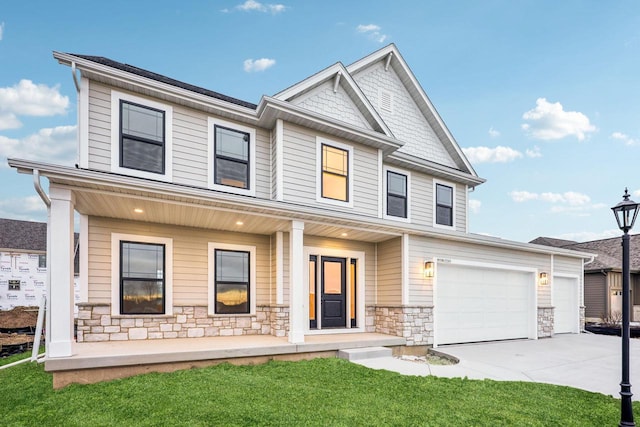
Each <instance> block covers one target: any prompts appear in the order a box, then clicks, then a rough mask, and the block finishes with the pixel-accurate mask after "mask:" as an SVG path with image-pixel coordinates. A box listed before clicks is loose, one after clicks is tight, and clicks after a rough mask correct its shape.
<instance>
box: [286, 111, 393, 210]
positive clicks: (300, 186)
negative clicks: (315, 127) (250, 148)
mask: <svg viewBox="0 0 640 427" xmlns="http://www.w3.org/2000/svg"><path fill="white" fill-rule="evenodd" d="M317 136H321V137H323V138H327V139H328V140H331V141H336V142H339V143H341V144H346V145H350V146H352V147H353V149H354V151H353V157H354V159H353V169H354V170H353V171H349V179H352V180H353V194H351V195H350V197H351V198H352V199H353V208H349V207H341V206H336V205H331V204H324V203H322V202H317V201H316V175H317V171H316V144H317V142H316V137H317ZM283 163H284V201H286V202H291V203H299V204H302V205H305V206H318V207H322V208H329V209H332V210H340V211H344V212H354V213H358V214H361V215H366V216H368V217H377V213H378V185H382V183H380V182H378V174H377V172H376V171H377V170H378V151H377V150H376V149H374V148H369V147H365V146H362V145H357V144H355V145H354V144H351V143H349V142H346V141H343V140H336V138H332V137H330V136H327V135H320V134H317V133H316V132H313V131H311V130H308V129H305V128H302V127H300V126H296V125H292V124H290V123H285V125H284V162H283Z"/></svg>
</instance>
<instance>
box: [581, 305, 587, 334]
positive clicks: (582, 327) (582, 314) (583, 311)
mask: <svg viewBox="0 0 640 427" xmlns="http://www.w3.org/2000/svg"><path fill="white" fill-rule="evenodd" d="M585 308H586V307H585V306H584V305H582V306H580V332H584V331H585V329H584V325H585V322H586V317H585Z"/></svg>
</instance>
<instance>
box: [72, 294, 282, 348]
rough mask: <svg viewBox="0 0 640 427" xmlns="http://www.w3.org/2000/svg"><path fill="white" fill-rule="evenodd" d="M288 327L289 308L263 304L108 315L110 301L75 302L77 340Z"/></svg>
mask: <svg viewBox="0 0 640 427" xmlns="http://www.w3.org/2000/svg"><path fill="white" fill-rule="evenodd" d="M288 329H289V307H285V306H268V305H266V306H265V305H262V306H257V307H256V313H255V314H254V315H244V316H209V314H208V312H207V307H206V306H183V307H181V306H178V307H173V314H172V315H119V316H112V315H111V305H110V304H92V303H79V304H78V332H77V337H76V340H77V342H95V341H127V340H147V339H168V338H199V337H216V336H233V335H275V336H278V337H284V336H286V335H287V333H288Z"/></svg>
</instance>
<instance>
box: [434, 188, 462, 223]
mask: <svg viewBox="0 0 640 427" xmlns="http://www.w3.org/2000/svg"><path fill="white" fill-rule="evenodd" d="M438 184H440V185H446V186H447V187H451V188H452V190H453V191H452V194H451V197H452V198H453V200H452V208H451V209H452V210H453V211H452V213H451V214H452V215H451V217H452V218H451V225H443V224H438V223H437V222H436V217H437V215H436V209H437V205H438V203H437V201H438V200H437V199H438V193H437V191H436V190H437V188H438V187H437V186H438ZM456 210H457V206H456V184H455V183H453V182H448V181H441V180H439V179H434V180H433V226H434V227H435V228H442V229H445V230H455V229H456Z"/></svg>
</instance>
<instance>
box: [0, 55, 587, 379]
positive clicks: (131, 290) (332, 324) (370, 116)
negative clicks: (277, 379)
mask: <svg viewBox="0 0 640 427" xmlns="http://www.w3.org/2000/svg"><path fill="white" fill-rule="evenodd" d="M54 57H55V58H56V59H57V60H58V61H59V62H60V63H62V64H64V65H68V66H71V69H72V72H73V78H74V81H75V83H76V85H77V89H78V118H79V122H78V134H79V143H78V164H77V167H76V168H70V167H63V166H58V165H52V164H46V163H40V162H34V161H29V160H18V159H10V160H9V164H10V166H11V167H13V168H16V169H17V170H18V172H21V173H27V174H35V177H34V182H35V183H36V189H37V190H38V192H39V193H40V194H41V197H42V198H43V201H44V202H45V203H46V204H50V208H49V209H50V221H51V222H50V224H51V227H50V231H51V241H52V242H53V245H54V247H55V250H52V251H51V254H50V256H51V266H52V276H51V290H52V294H53V298H52V299H51V300H50V306H49V309H50V310H49V315H50V324H49V326H50V327H49V329H48V330H47V332H48V344H49V345H48V348H47V363H48V364H47V369H48V370H54V371H55V370H56V369H62V368H58V367H59V366H62V362H64V366H65V369H79V368H80V367H85V368H86V367H90V366H91V367H100V366H104V365H100V364H101V363H104V364H108V365H109V366H115V365H118V364H120V365H125V364H129V365H138V364H144V363H149V362H148V361H149V360H151V358H146V359H142V358H140V359H136V358H135V357H134V356H132V355H129V356H130V357H128V358H123V359H122V361H120V359H117V358H115V357H114V358H109V359H106V358H103V359H99V358H95V357H94V358H92V359H90V360H89V358H87V359H83V360H82V362H81V363H80V362H78V363H76V364H75V365H74V360H78V357H80V356H78V353H79V352H80V353H81V352H82V351H84V349H86V348H89V347H91V348H92V349H93V350H92V351H93V352H94V353H93V354H94V355H95V354H96V352H98V353H99V352H101V351H102V352H104V353H105V354H107V353H108V352H109V351H110V350H109V349H111V348H114V347H113V346H109V345H106V344H103V346H102V347H101V346H100V345H98V343H97V342H99V341H109V343H108V344H117V343H113V342H114V341H121V342H124V343H130V344H131V346H135V345H134V344H140V342H141V341H144V342H145V343H146V344H148V346H147V347H145V348H147V349H149V348H156V349H160V348H166V347H163V344H166V343H168V342H170V341H171V340H172V339H176V338H185V339H187V338H192V339H193V341H191V342H192V343H194V345H195V344H196V343H198V342H199V343H202V342H206V341H203V340H200V341H197V340H196V339H197V338H201V337H218V336H240V335H245V336H246V335H251V336H255V337H256V338H255V340H256V342H258V341H259V339H258V338H259V337H258V336H261V335H264V336H275V337H282V342H284V343H287V342H288V343H294V344H296V346H294V347H296V348H298V350H297V351H301V350H299V349H301V348H304V344H305V343H308V342H311V341H314V340H318V339H320V338H322V339H325V340H331V338H332V337H334V338H335V340H334V342H336V343H337V342H339V341H342V342H343V343H344V342H347V344H349V343H357V341H358V338H359V337H362V336H370V334H372V333H373V334H375V333H377V334H383V335H381V336H383V337H395V338H394V339H395V340H398V339H400V341H399V342H402V343H403V344H406V345H410V346H416V345H423V346H438V345H442V344H449V343H461V342H472V341H487V340H500V339H512V338H530V339H536V338H539V337H546V336H551V335H553V334H554V333H559V332H572V333H578V332H580V330H581V329H582V327H583V319H582V274H583V261H584V260H585V259H589V258H590V255H589V254H586V253H579V252H575V251H572V250H566V249H558V248H552V247H546V246H537V245H531V244H527V243H519V242H512V241H507V240H502V239H499V238H494V237H486V236H480V235H473V234H470V233H469V232H468V194H469V192H470V191H471V190H472V189H473V188H475V187H476V186H478V185H480V184H482V183H483V182H484V180H483V179H482V178H480V177H478V175H477V174H476V172H475V171H474V169H473V167H472V166H471V164H470V163H469V161H468V160H467V159H466V157H465V156H464V154H463V152H462V150H461V148H460V147H459V146H458V144H457V143H456V141H455V140H454V139H453V137H452V135H451V134H450V133H449V130H448V129H447V127H446V126H445V124H444V122H443V121H442V119H441V118H440V116H439V115H438V113H437V112H436V110H435V108H434V107H433V105H432V104H431V102H430V100H429V98H428V97H427V95H426V94H425V92H424V91H423V89H422V88H421V86H420V84H419V83H418V81H417V79H416V77H415V76H414V75H413V73H412V72H411V70H410V69H409V67H408V65H407V64H406V63H405V61H404V59H403V58H402V56H401V55H400V53H399V52H398V50H397V48H396V47H395V46H394V45H389V46H387V47H384V48H382V49H380V50H378V51H376V52H374V53H372V54H370V55H369V56H366V57H365V58H362V59H360V60H359V61H357V62H355V63H353V64H351V65H349V66H344V65H342V64H341V63H336V64H334V65H331V66H330V67H328V68H326V69H324V70H321V71H319V72H318V73H316V74H314V75H313V76H311V77H309V78H307V79H305V80H303V81H301V82H299V83H297V84H295V85H293V86H291V87H289V88H287V89H285V90H284V91H282V92H280V93H278V94H276V95H274V96H263V97H262V98H261V100H260V102H259V103H258V104H257V105H256V104H252V103H248V102H245V101H241V100H238V99H234V98H231V97H228V96H225V95H222V94H219V93H217V92H213V91H210V90H207V89H203V88H200V87H196V86H193V85H189V84H186V83H182V82H180V81H177V80H173V79H170V78H168V77H165V76H162V75H159V74H156V73H153V72H150V71H146V70H143V69H140V68H137V67H134V66H131V65H127V64H123V63H120V62H116V61H113V60H111V59H107V58H103V57H98V56H85V55H76V54H68V53H58V52H55V53H54ZM195 59H197V58H194V60H195ZM41 176H44V177H46V178H47V179H48V180H49V195H48V196H47V195H45V194H44V193H42V192H41V188H40V187H39V186H38V182H39V179H40V177H41ZM74 212H77V213H78V214H79V216H80V236H81V242H80V246H81V247H82V248H87V250H86V251H82V253H81V258H80V275H81V278H82V283H87V286H88V296H87V300H86V301H83V302H82V303H80V304H79V315H78V334H77V342H76V341H74V336H73V318H72V312H73V307H72V305H73V304H72V301H73V299H72V298H71V297H70V292H71V286H70V283H71V282H72V276H71V271H72V269H71V265H72V262H73V257H72V254H73V216H74ZM498 220H499V219H498ZM548 277H552V278H553V280H551V282H550V283H551V286H549V285H547V283H546V280H547V279H546V278H548ZM540 279H542V280H540ZM552 307H555V310H554V309H553V308H552ZM346 333H348V334H351V335H344V334H346ZM367 334H368V335H367ZM323 337H324V338H323ZM345 337H348V339H345ZM238 338H240V337H238ZM134 341H135V343H134ZM187 341H188V340H187ZM225 342H226V341H225ZM394 342H397V341H394ZM89 343H90V344H92V346H89V345H88V344H89ZM182 345H187V346H188V344H182ZM345 345H346V344H345ZM353 345H355V344H353ZM153 346H156V347H153ZM118 348H121V347H118ZM125 348H126V347H125ZM131 348H133V347H131ZM136 348H138V351H139V349H140V348H141V347H139V346H136ZM324 348H325V349H330V348H329V347H324ZM333 348H334V349H335V348H337V347H333ZM123 351H126V350H123ZM149 351H150V350H149ZM167 351H168V350H167ZM172 351H173V350H172ZM155 352H156V353H158V352H161V351H160V350H155ZM136 354H138V355H139V354H140V353H136ZM158 357H159V356H157V355H156V356H154V358H153V360H158ZM190 357H192V358H193V359H196V358H201V359H206V358H207V356H206V355H203V354H201V353H198V354H195V355H194V354H192V355H190ZM98 360H104V361H103V362H97V361H98ZM56 362H60V363H57V364H56Z"/></svg>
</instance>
